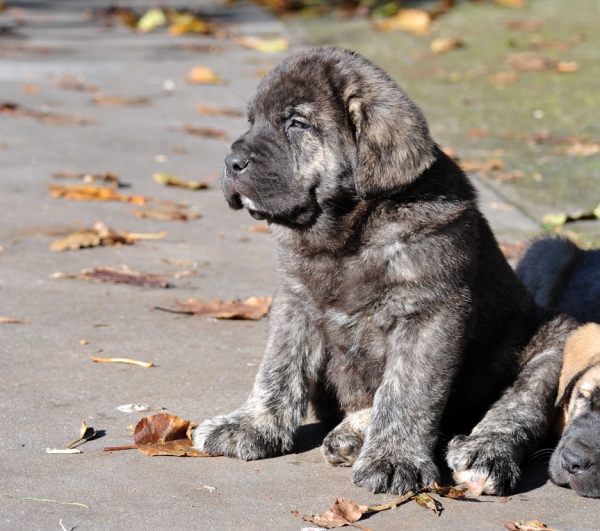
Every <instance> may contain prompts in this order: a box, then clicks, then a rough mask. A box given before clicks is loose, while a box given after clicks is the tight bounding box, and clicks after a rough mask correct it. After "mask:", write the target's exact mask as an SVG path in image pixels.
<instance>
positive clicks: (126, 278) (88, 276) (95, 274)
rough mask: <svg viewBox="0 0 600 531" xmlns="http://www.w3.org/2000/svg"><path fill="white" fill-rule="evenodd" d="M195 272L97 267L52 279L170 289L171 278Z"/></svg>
mask: <svg viewBox="0 0 600 531" xmlns="http://www.w3.org/2000/svg"><path fill="white" fill-rule="evenodd" d="M195 273H196V272H195V271H194V270H189V271H180V272H179V273H172V274H171V273H167V274H162V273H142V272H140V271H133V270H131V269H129V267H127V266H125V265H123V266H117V267H96V268H94V269H84V270H83V271H82V272H81V273H79V274H72V273H63V272H60V271H59V272H56V273H53V274H51V275H50V276H49V277H48V278H50V279H62V278H69V279H78V280H89V281H92V282H107V283H109V284H130V285H133V286H145V287H149V288H168V287H170V286H171V284H170V283H169V282H168V280H169V279H171V278H179V277H181V276H185V275H193V274H195Z"/></svg>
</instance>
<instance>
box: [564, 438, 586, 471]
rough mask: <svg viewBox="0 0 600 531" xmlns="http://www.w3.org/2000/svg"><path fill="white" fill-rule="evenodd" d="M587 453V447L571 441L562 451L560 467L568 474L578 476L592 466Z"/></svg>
mask: <svg viewBox="0 0 600 531" xmlns="http://www.w3.org/2000/svg"><path fill="white" fill-rule="evenodd" d="M588 452H589V448H588V447H587V446H585V445H584V444H581V443H580V442H579V441H573V442H572V443H571V444H569V445H568V446H567V447H566V448H565V449H564V450H563V453H562V457H561V458H560V465H561V466H562V467H563V468H564V469H565V470H566V471H567V472H568V473H569V474H580V473H581V472H584V471H585V470H587V469H588V468H590V467H591V466H592V461H591V460H590V459H589V458H588V457H587V455H586V453H588Z"/></svg>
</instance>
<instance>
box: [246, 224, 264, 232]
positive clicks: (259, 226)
mask: <svg viewBox="0 0 600 531" xmlns="http://www.w3.org/2000/svg"><path fill="white" fill-rule="evenodd" d="M246 231H247V232H253V233H257V232H259V233H268V232H269V225H268V224H267V223H258V224H256V225H250V226H249V227H246Z"/></svg>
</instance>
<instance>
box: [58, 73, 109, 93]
mask: <svg viewBox="0 0 600 531" xmlns="http://www.w3.org/2000/svg"><path fill="white" fill-rule="evenodd" d="M52 83H53V84H54V86H55V87H57V88H60V89H63V90H75V91H78V92H96V91H97V90H98V87H97V86H96V85H87V84H86V83H85V77H84V76H81V75H74V74H62V75H53V76H52Z"/></svg>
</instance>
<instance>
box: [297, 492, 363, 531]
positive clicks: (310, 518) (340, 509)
mask: <svg viewBox="0 0 600 531" xmlns="http://www.w3.org/2000/svg"><path fill="white" fill-rule="evenodd" d="M367 512H369V507H368V506H366V505H357V504H356V503H354V502H353V501H352V500H348V501H346V500H344V499H343V498H337V499H336V500H335V503H334V504H333V507H332V508H331V509H329V511H326V512H324V513H323V514H314V515H305V514H300V513H299V512H298V511H296V510H294V511H292V514H293V515H294V516H298V517H299V518H302V520H304V521H305V522H310V523H311V524H315V525H318V526H320V527H324V528H325V529H335V528H337V527H343V526H345V525H351V526H353V527H357V528H358V529H363V530H367V529H368V528H366V527H362V526H360V525H358V524H355V522H356V521H358V520H360V519H361V518H362V516H363V515H364V514H365V513H367Z"/></svg>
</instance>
